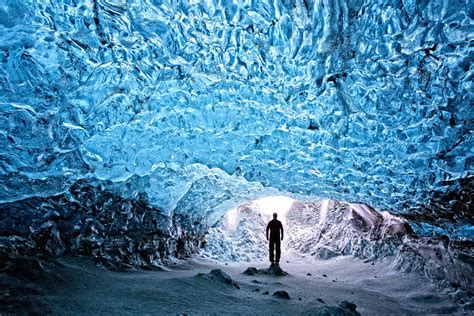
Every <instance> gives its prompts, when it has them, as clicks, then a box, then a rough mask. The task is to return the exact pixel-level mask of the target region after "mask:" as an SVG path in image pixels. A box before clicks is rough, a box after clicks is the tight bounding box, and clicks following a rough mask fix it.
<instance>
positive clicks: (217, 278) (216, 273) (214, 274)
mask: <svg viewBox="0 0 474 316" xmlns="http://www.w3.org/2000/svg"><path fill="white" fill-rule="evenodd" d="M195 277H196V278H201V279H206V280H210V281H212V282H216V283H222V284H226V285H230V286H232V287H234V288H236V289H240V286H239V284H238V283H237V282H236V281H234V280H233V279H232V278H231V277H230V275H228V274H227V273H225V272H224V271H222V270H221V269H213V270H211V272H209V273H198V274H197V275H196V276H195Z"/></svg>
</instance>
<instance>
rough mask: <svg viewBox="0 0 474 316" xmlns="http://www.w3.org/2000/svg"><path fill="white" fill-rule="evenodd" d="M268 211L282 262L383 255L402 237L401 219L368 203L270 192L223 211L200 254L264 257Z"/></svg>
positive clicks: (229, 258)
mask: <svg viewBox="0 0 474 316" xmlns="http://www.w3.org/2000/svg"><path fill="white" fill-rule="evenodd" d="M273 212H276V213H278V219H279V220H281V222H282V223H283V226H284V229H285V238H284V240H283V242H282V245H281V247H282V261H285V260H289V259H294V258H296V257H298V258H304V257H308V258H313V259H330V258H333V257H337V256H341V255H354V256H357V257H360V258H364V259H367V258H375V257H383V256H389V255H392V254H393V253H394V250H395V249H397V247H398V245H399V244H400V243H401V242H402V239H403V237H404V236H406V235H407V223H406V221H405V220H404V219H403V218H401V217H397V216H394V215H392V214H389V213H388V212H384V211H378V210H376V209H374V208H372V207H370V206H368V205H364V204H352V203H348V202H344V201H337V200H318V201H300V200H294V199H292V198H289V197H285V196H272V197H264V198H261V199H258V200H255V201H251V202H248V203H243V204H241V205H239V206H238V207H237V208H234V209H232V210H229V211H228V212H226V213H225V214H224V215H223V217H222V218H221V219H220V220H219V221H218V222H217V223H216V225H214V227H212V228H211V229H210V230H209V233H208V235H207V236H206V243H205V245H204V247H203V249H202V255H203V256H204V257H207V258H210V259H214V260H217V261H221V262H222V261H225V262H227V261H229V262H232V261H234V262H238V261H240V262H250V261H264V262H265V261H267V260H268V250H267V249H268V242H267V240H266V236H265V230H266V225H267V223H268V221H269V220H270V219H271V218H272V213H273Z"/></svg>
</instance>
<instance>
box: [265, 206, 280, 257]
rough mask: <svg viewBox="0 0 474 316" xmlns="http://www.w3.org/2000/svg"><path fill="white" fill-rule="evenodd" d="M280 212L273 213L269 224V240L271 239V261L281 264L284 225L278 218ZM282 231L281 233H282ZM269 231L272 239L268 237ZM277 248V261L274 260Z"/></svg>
mask: <svg viewBox="0 0 474 316" xmlns="http://www.w3.org/2000/svg"><path fill="white" fill-rule="evenodd" d="M277 217H278V214H277V213H273V219H272V220H271V221H270V222H268V225H267V240H270V244H269V251H270V262H271V263H272V264H273V263H276V264H279V263H280V255H281V248H280V245H281V242H280V241H281V240H283V225H282V224H281V222H280V221H279V220H277ZM280 231H281V235H280ZM268 232H270V239H268ZM274 250H276V261H274V260H273V251H274Z"/></svg>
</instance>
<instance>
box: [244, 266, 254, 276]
mask: <svg viewBox="0 0 474 316" xmlns="http://www.w3.org/2000/svg"><path fill="white" fill-rule="evenodd" d="M243 273H244V274H246V275H256V274H258V270H257V268H254V267H248V268H247V270H245V271H244V272H243Z"/></svg>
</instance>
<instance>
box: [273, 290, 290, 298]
mask: <svg viewBox="0 0 474 316" xmlns="http://www.w3.org/2000/svg"><path fill="white" fill-rule="evenodd" d="M273 296H276V297H278V298H283V299H287V300H289V299H290V295H289V294H288V292H286V291H276V292H275V293H273Z"/></svg>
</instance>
